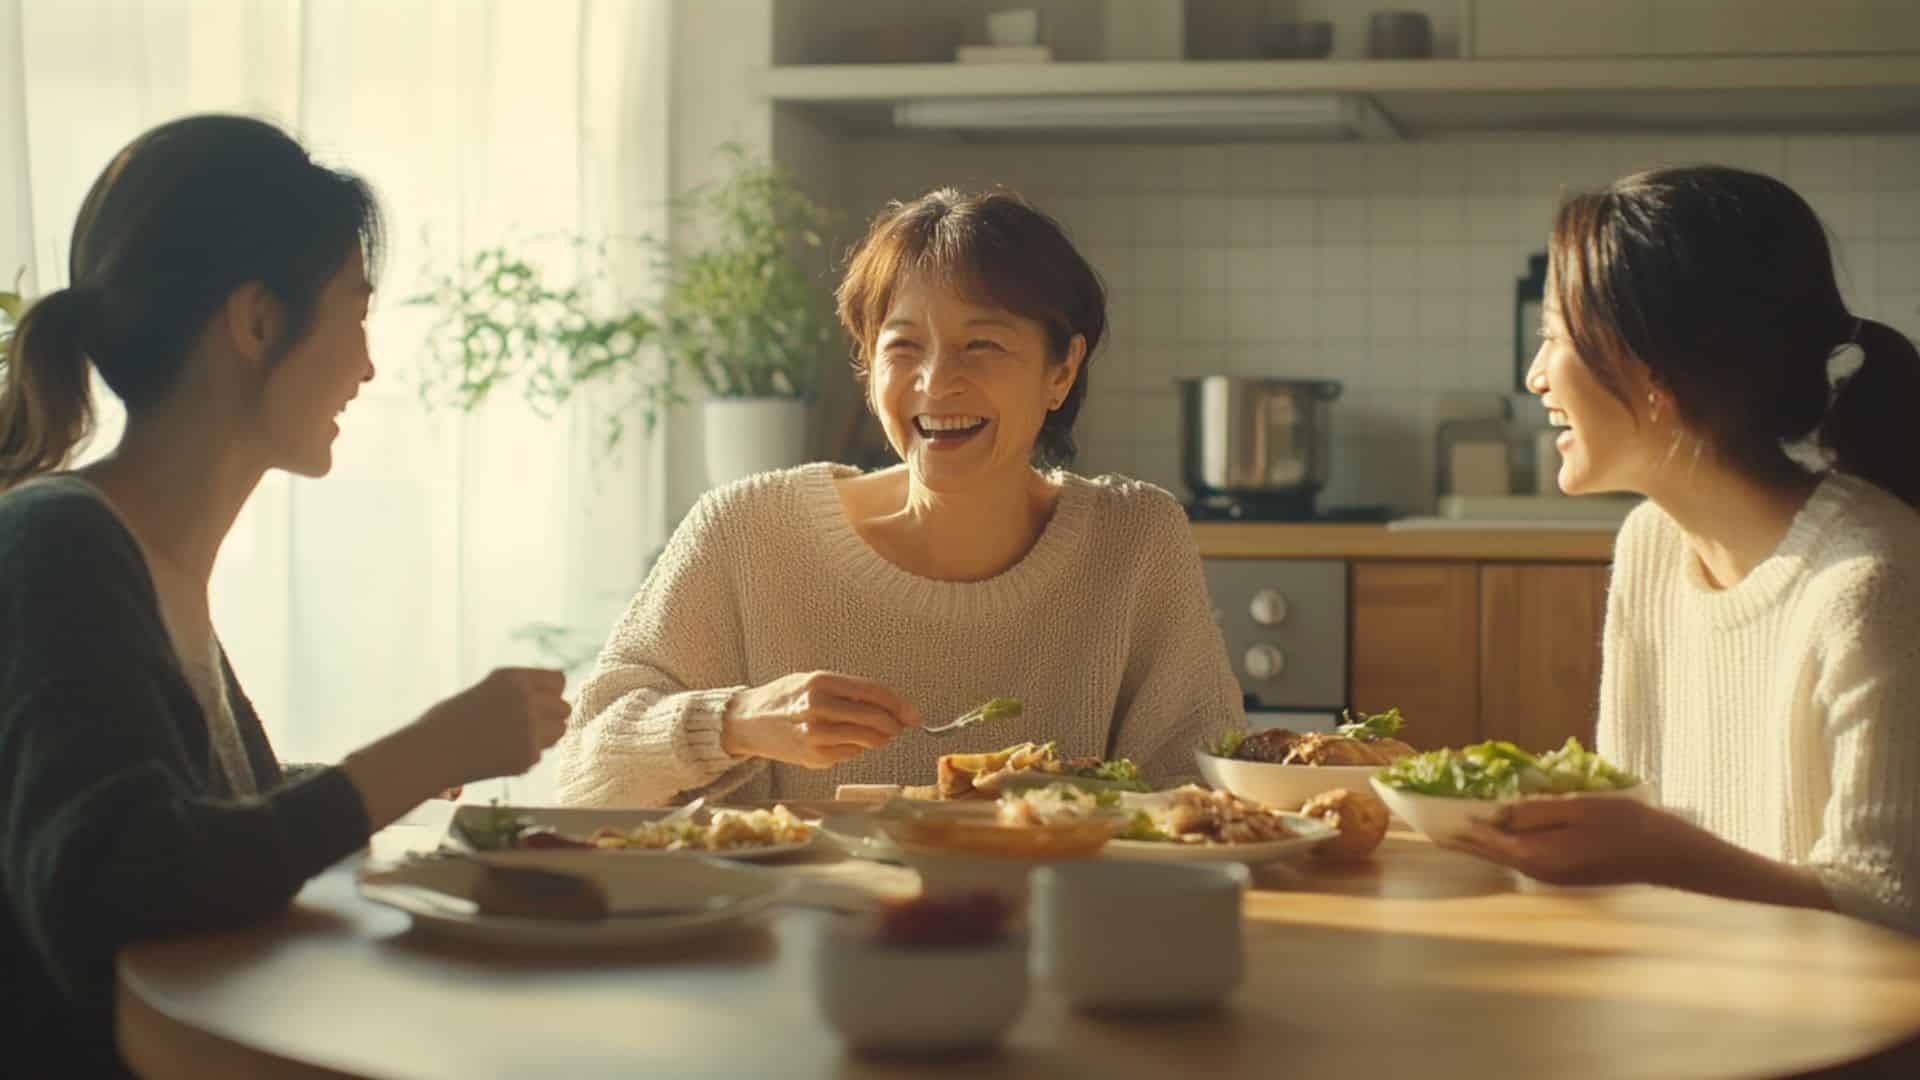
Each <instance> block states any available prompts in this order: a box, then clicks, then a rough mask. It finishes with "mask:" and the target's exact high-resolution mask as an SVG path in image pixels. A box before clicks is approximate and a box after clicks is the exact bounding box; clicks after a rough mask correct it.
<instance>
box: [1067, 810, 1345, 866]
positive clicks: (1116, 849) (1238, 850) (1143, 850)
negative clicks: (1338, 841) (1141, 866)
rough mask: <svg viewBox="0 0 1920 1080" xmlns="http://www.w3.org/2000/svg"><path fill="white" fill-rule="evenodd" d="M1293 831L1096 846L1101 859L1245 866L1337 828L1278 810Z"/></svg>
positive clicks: (1304, 848) (1300, 849)
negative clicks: (1256, 838) (1244, 840)
mask: <svg viewBox="0 0 1920 1080" xmlns="http://www.w3.org/2000/svg"><path fill="white" fill-rule="evenodd" d="M1281 817H1283V818H1285V819H1286V822H1287V826H1288V827H1289V828H1291V829H1292V830H1293V831H1294V835H1293V836H1289V837H1287V838H1286V839H1285V840H1269V841H1267V842H1266V843H1261V844H1174V843H1167V842H1164V841H1156V840H1109V841H1107V846H1106V847H1103V848H1101V849H1100V855H1099V857H1100V858H1102V859H1128V860H1133V861H1137V862H1170V863H1183V862H1192V863H1221V862H1237V863H1245V864H1247V865H1248V866H1254V865H1258V864H1260V863H1266V862H1273V861H1274V860H1275V859H1284V858H1286V857H1287V856H1289V855H1299V854H1303V853H1305V852H1308V851H1311V850H1313V848H1314V845H1316V844H1318V843H1320V842H1321V841H1322V840H1325V839H1327V838H1329V837H1331V836H1335V835H1337V834H1338V833H1339V831H1340V830H1338V829H1336V828H1334V827H1333V826H1331V825H1329V824H1327V823H1326V822H1324V821H1322V820H1320V819H1319V818H1311V817H1307V816H1306V815H1305V814H1282V815H1281Z"/></svg>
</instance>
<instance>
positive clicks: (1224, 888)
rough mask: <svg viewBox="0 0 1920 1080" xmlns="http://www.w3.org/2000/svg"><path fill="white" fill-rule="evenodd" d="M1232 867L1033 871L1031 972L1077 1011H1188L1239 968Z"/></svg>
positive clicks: (1087, 866)
mask: <svg viewBox="0 0 1920 1080" xmlns="http://www.w3.org/2000/svg"><path fill="white" fill-rule="evenodd" d="M1251 880H1252V876H1251V875H1250V874H1249V873H1248V871H1247V868H1246V867H1244V866H1242V865H1240V864H1238V863H1207V864H1192V863H1136V862H1094V863H1067V864H1062V865H1058V866H1044V867H1041V868H1039V869H1037V870H1035V871H1034V872H1033V910H1032V915H1031V918H1032V922H1033V927H1034V966H1035V969H1036V973H1037V974H1038V975H1039V976H1040V977H1041V978H1044V979H1046V980H1047V981H1048V982H1049V983H1050V984H1051V985H1052V987H1053V988H1054V989H1055V990H1056V991H1058V992H1059V993H1060V994H1061V996H1063V997H1065V998H1066V999H1067V1001H1069V1002H1070V1003H1072V1004H1073V1005H1074V1006H1075V1007H1077V1008H1082V1009H1093V1010H1102V1011H1113V1012H1189V1011H1194V1010H1199V1009H1205V1008H1210V1007H1212V1006H1215V1005H1217V1004H1219V1003H1220V1001H1221V999H1223V998H1225V997H1226V996H1227V995H1228V994H1229V993H1231V992H1232V991H1233V989H1234V987H1236V986H1238V985H1239V984H1240V979H1241V975H1242V970H1243V961H1242V958H1241V937H1240V900H1241V896H1242V894H1243V893H1244V892H1245V891H1246V889H1247V885H1248V883H1249V882H1250V881H1251Z"/></svg>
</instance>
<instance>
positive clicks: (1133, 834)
mask: <svg viewBox="0 0 1920 1080" xmlns="http://www.w3.org/2000/svg"><path fill="white" fill-rule="evenodd" d="M1114 839H1116V840H1147V841H1151V842H1154V843H1165V842H1167V841H1169V840H1172V839H1173V837H1172V836H1170V835H1168V834H1167V833H1166V832H1164V831H1162V830H1161V828H1160V826H1158V825H1155V824H1154V823H1153V815H1152V814H1149V813H1147V812H1146V811H1145V810H1135V811H1134V812H1133V820H1131V821H1129V822H1127V827H1126V828H1124V829H1122V830H1120V832H1119V833H1118V834H1117V835H1116V836H1115V837H1114Z"/></svg>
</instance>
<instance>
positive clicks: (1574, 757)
mask: <svg viewBox="0 0 1920 1080" xmlns="http://www.w3.org/2000/svg"><path fill="white" fill-rule="evenodd" d="M1378 776H1379V779H1380V782H1381V783H1383V784H1385V785H1387V786H1388V787H1391V788H1395V789H1397V790H1400V791H1410V792H1413V793H1414V794H1417V795H1439V796H1443V797H1446V798H1454V799H1512V798H1517V797H1519V796H1522V795H1567V794H1574V793H1578V792H1593V791H1620V790H1623V789H1626V788H1630V787H1634V786H1635V785H1637V784H1639V783H1640V778H1639V777H1637V776H1634V775H1633V774H1631V773H1628V772H1625V771H1623V770H1621V769H1619V768H1617V767H1615V766H1614V765H1613V764H1612V763H1610V762H1608V761H1607V760H1606V759H1605V758H1603V757H1601V756H1600V755H1599V754H1596V753H1593V752H1592V751H1590V750H1587V749H1586V748H1585V747H1583V746H1581V745H1580V740H1579V739H1576V738H1572V737H1569V738H1568V739H1567V741H1566V743H1565V744H1564V745H1562V746H1561V747H1560V749H1558V750H1549V751H1548V752H1546V753H1544V754H1538V755H1535V754H1529V753H1527V752H1526V751H1525V750H1522V749H1520V748H1519V747H1517V746H1515V745H1513V744H1512V743H1510V742H1504V741H1501V740H1497V739H1490V740H1488V741H1486V742H1483V743H1475V744H1474V745H1472V746H1466V747H1462V748H1460V749H1458V750H1432V751H1428V752H1427V753H1424V754H1414V755H1412V756H1410V757H1404V758H1401V759H1400V760H1398V761H1396V762H1394V763H1393V764H1391V765H1388V766H1386V767H1385V768H1383V769H1381V770H1380V772H1379V773H1378Z"/></svg>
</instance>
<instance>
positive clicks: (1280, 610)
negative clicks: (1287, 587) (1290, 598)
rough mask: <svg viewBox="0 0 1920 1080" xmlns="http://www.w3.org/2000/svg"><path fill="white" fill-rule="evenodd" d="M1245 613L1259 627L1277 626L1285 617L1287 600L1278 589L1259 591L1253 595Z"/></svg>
mask: <svg viewBox="0 0 1920 1080" xmlns="http://www.w3.org/2000/svg"><path fill="white" fill-rule="evenodd" d="M1247 611H1248V613H1249V614H1251V615H1252V616H1253V621H1254V622H1257V623H1259V624H1260V625H1261V626H1278V625H1280V623H1281V622H1282V621H1284V620H1285V619H1286V617H1287V598H1286V597H1285V596H1284V595H1282V594H1281V592H1280V590H1279V589H1261V590H1260V591H1259V592H1257V593H1254V594H1253V601H1252V602H1251V603H1249V604H1248V605H1247Z"/></svg>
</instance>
